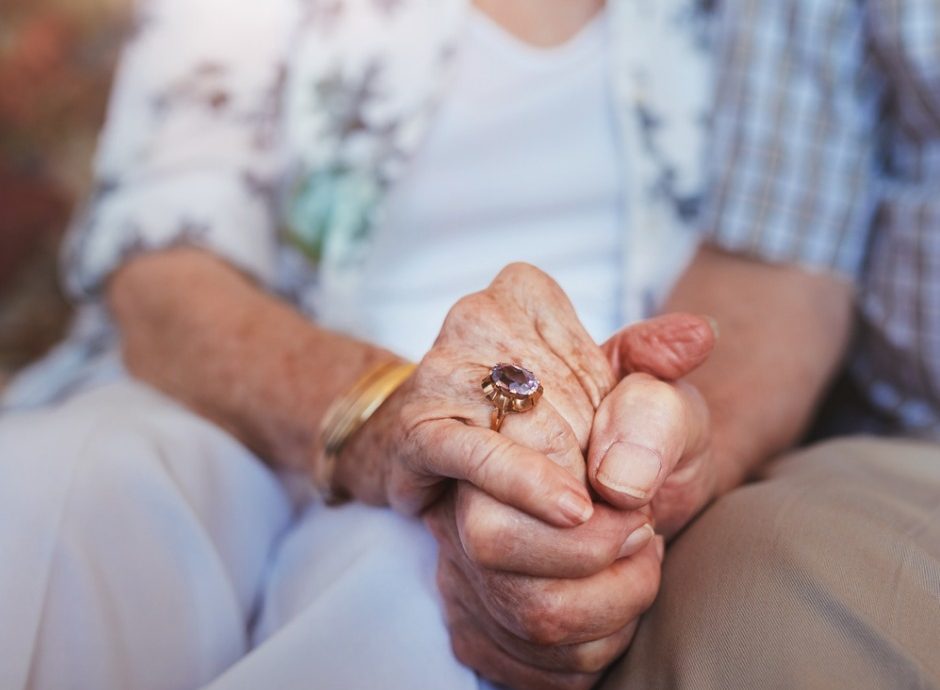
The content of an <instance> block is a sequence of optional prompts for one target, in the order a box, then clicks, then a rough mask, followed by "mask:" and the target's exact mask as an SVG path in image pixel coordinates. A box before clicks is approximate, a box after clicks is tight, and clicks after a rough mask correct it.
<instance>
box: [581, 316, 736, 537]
mask: <svg viewBox="0 0 940 690" xmlns="http://www.w3.org/2000/svg"><path fill="white" fill-rule="evenodd" d="M670 318H671V317H661V318H659V319H654V320H653V321H652V322H650V323H656V324H658V325H659V326H660V327H659V328H629V329H625V330H624V331H621V332H620V333H618V334H617V335H616V336H614V337H613V338H611V339H610V340H609V341H608V342H607V343H605V344H604V345H603V349H604V352H605V353H606V354H607V355H608V357H609V359H610V362H611V365H612V366H613V368H614V371H615V373H616V375H617V377H618V379H621V380H620V383H619V384H617V387H616V388H615V389H614V390H613V391H612V392H611V394H610V395H608V396H607V397H606V398H605V399H604V401H603V402H602V403H601V405H600V407H599V409H598V411H597V415H596V416H595V419H594V428H593V431H592V433H591V442H590V450H589V453H588V474H589V477H590V482H591V486H592V487H593V488H594V489H595V490H596V491H597V493H598V494H599V495H600V496H601V497H602V498H603V499H604V500H605V501H607V502H608V503H610V504H611V505H614V506H617V507H620V508H624V509H636V508H641V507H644V506H651V507H652V511H653V516H654V518H655V521H656V528H657V531H658V532H659V533H660V534H663V535H665V536H666V538H667V539H669V538H671V537H672V536H674V535H675V534H676V532H678V531H679V530H680V529H682V528H683V527H684V526H685V525H686V524H687V523H688V522H689V521H690V520H691V519H692V518H693V517H695V516H696V515H697V514H698V513H699V512H700V511H701V510H702V509H703V508H704V507H705V506H706V505H707V504H708V503H709V502H710V501H711V500H712V499H713V498H714V497H715V494H716V492H717V487H718V473H717V468H716V466H715V464H714V462H713V460H714V457H713V454H712V450H711V428H710V424H709V414H708V407H707V405H706V404H705V401H704V400H703V398H702V396H701V395H700V394H699V393H698V391H697V390H696V389H695V388H694V386H692V385H690V384H688V383H686V382H684V381H682V380H681V378H682V377H683V376H685V375H686V374H688V373H689V372H690V371H691V370H692V369H694V368H695V367H696V366H698V364H700V363H701V362H702V361H704V359H705V358H707V356H708V355H709V354H710V353H711V350H712V348H713V347H714V345H715V340H716V337H715V332H716V331H715V329H714V327H709V328H707V329H706V328H705V326H706V325H707V322H706V321H704V320H701V319H699V320H698V321H699V323H698V324H694V322H692V321H689V322H688V323H687V326H686V327H683V326H682V324H681V322H679V321H670V320H669V319H670Z"/></svg>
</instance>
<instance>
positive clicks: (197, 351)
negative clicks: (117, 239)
mask: <svg viewBox="0 0 940 690" xmlns="http://www.w3.org/2000/svg"><path fill="white" fill-rule="evenodd" d="M108 296H109V300H110V303H111V307H112V310H113V312H114V315H115V318H116V319H117V322H118V325H119V327H120V330H121V333H122V336H123V338H122V344H123V352H124V359H125V361H126V363H127V366H128V367H129V369H130V371H131V372H132V373H133V374H134V375H135V376H138V377H139V378H141V379H144V380H145V381H148V382H149V383H151V384H153V385H154V386H156V387H157V388H159V389H161V390H163V391H164V392H166V393H167V394H169V395H171V396H172V397H174V398H176V399H178V400H180V401H181V402H183V403H184V404H186V405H187V406H189V407H190V408H192V409H193V410H195V411H196V412H198V413H200V414H201V415H203V416H205V417H208V418H209V419H211V420H212V421H214V422H216V423H217V424H219V425H220V426H222V427H224V428H225V429H227V430H229V431H230V432H231V433H232V434H234V435H235V436H236V437H238V438H239V439H240V440H241V441H242V442H243V443H245V444H246V445H247V446H248V447H249V448H251V449H252V450H254V451H255V452H256V453H257V454H258V455H259V456H261V457H262V458H264V459H265V460H266V461H268V462H270V463H271V464H272V465H273V466H275V467H279V468H290V469H305V468H308V467H309V465H310V463H311V460H312V458H313V455H314V453H315V448H316V442H317V432H318V429H319V423H320V420H321V419H322V418H323V415H324V413H325V412H326V409H327V407H328V406H329V405H330V403H331V401H333V400H334V399H335V398H337V397H338V396H339V395H341V394H343V393H344V392H346V391H347V390H349V389H350V387H351V386H352V385H353V383H354V382H355V381H356V380H357V379H358V378H359V377H360V376H361V375H362V374H363V373H364V372H365V371H367V370H368V369H370V368H372V367H374V366H375V365H376V364H378V363H380V362H383V361H394V360H396V359H398V358H397V357H396V356H395V355H393V354H392V353H391V352H388V351H387V350H383V349H382V348H378V347H375V346H373V345H369V344H367V343H363V342H360V341H357V340H354V339H352V338H349V337H346V336H343V335H340V334H338V333H334V332H331V331H326V330H324V329H322V328H318V327H317V326H316V325H315V324H313V323H312V322H311V321H310V320H309V319H306V318H304V317H303V316H301V315H300V314H299V313H298V312H296V311H295V310H294V309H293V308H292V307H290V306H289V305H287V304H285V303H283V302H281V301H279V300H278V299H276V298H275V297H273V296H271V295H270V294H268V293H266V292H264V291H262V290H260V289H259V288H258V287H257V286H256V285H255V284H254V283H252V282H251V281H250V280H249V279H248V278H246V277H245V276H244V275H242V274H241V273H239V272H238V271H236V270H235V269H233V268H231V267H230V266H228V265H227V264H225V263H223V262H222V261H221V260H219V259H217V258H215V257H213V256H212V255H211V254H209V253H207V252H203V251H200V250H196V249H175V250H169V251H165V252H158V253H154V254H149V255H144V256H141V257H138V258H135V259H133V260H132V261H130V262H129V263H128V264H127V265H126V266H124V267H123V268H121V269H120V270H119V271H118V272H117V273H116V274H115V276H114V277H113V279H112V280H111V283H110V286H109V290H108Z"/></svg>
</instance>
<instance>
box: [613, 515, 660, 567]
mask: <svg viewBox="0 0 940 690" xmlns="http://www.w3.org/2000/svg"><path fill="white" fill-rule="evenodd" d="M655 536H656V532H655V531H653V526H652V525H651V524H649V523H646V524H645V525H643V526H642V527H639V528H637V529H635V530H633V531H632V532H630V536H628V537H627V538H626V539H624V540H623V545H622V546H621V547H620V553H619V554H618V555H617V558H624V557H625V556H632V555H633V554H635V553H637V552H638V551H640V549H642V548H643V547H644V546H646V545H647V544H649V542H650V539H652V538H653V537H655Z"/></svg>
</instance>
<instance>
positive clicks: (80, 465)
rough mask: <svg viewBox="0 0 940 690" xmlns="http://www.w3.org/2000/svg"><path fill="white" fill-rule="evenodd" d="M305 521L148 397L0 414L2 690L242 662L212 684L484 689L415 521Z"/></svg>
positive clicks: (256, 469) (334, 513)
mask: <svg viewBox="0 0 940 690" xmlns="http://www.w3.org/2000/svg"><path fill="white" fill-rule="evenodd" d="M295 512H296V505H295V503H294V502H293V501H292V500H291V498H290V497H289V492H288V491H287V490H285V488H284V486H282V484H281V482H279V481H278V479H277V478H276V477H275V475H273V474H272V473H271V472H270V471H269V470H267V469H266V468H265V467H264V466H263V465H261V463H259V462H258V461H257V460H256V459H255V458H254V457H253V456H252V455H251V454H250V453H249V452H248V451H246V450H245V449H244V448H243V447H242V446H241V445H240V444H238V443H237V442H236V441H235V440H234V439H232V438H231V437H230V436H228V435H227V434H225V433H224V432H222V431H220V430H219V429H217V428H215V427H214V426H212V425H211V424H209V423H207V422H205V421H204V420H202V419H201V418H199V417H198V416H196V415H194V414H192V413H191V412H189V411H187V410H185V409H183V408H182V407H180V406H178V405H176V404H175V403H173V402H172V401H170V400H168V399H166V398H164V397H163V396H161V395H159V394H157V393H155V392H154V391H152V390H150V389H149V388H147V387H146V386H142V385H139V384H135V383H133V382H130V381H121V382H117V383H113V384H109V385H106V386H103V387H101V388H98V389H96V390H93V391H89V392H86V393H82V394H79V395H77V396H76V397H75V398H73V399H72V400H70V401H68V402H67V403H65V404H64V405H63V406H61V407H58V408H55V409H48V410H41V411H36V412H30V413H24V414H17V415H8V416H6V417H3V418H0V553H2V554H3V560H2V562H0V610H2V611H3V616H0V686H2V687H4V688H20V687H37V688H43V687H76V686H77V687H94V688H96V690H106V689H107V688H110V687H114V688H180V687H196V686H199V685H202V684H204V683H206V682H208V681H210V680H212V679H214V678H216V677H218V676H219V674H220V673H222V672H223V671H225V669H228V668H229V667H231V666H232V665H233V664H235V666H234V668H232V669H231V671H230V672H229V673H227V674H225V677H224V679H221V680H220V684H219V687H225V688H235V687H239V688H240V687H244V688H248V687H252V688H254V687H259V686H268V687H270V686H271V684H270V682H268V679H274V678H278V677H279V678H280V679H281V680H282V681H283V683H282V684H281V685H280V686H281V687H292V686H294V687H309V686H310V684H311V683H313V684H314V685H318V686H333V685H336V684H339V685H342V686H343V687H350V688H353V687H357V684H358V687H371V686H374V685H375V684H379V685H382V686H385V687H399V686H400V687H406V686H407V687H409V688H420V687H422V686H424V687H429V688H430V687H434V688H451V687H453V688H476V687H477V682H476V679H475V676H474V675H473V674H472V673H471V672H469V671H467V670H466V669H464V668H463V667H461V666H460V665H459V664H458V662H457V661H456V660H455V659H454V658H453V655H452V654H451V651H450V646H449V642H448V638H447V632H446V629H445V628H444V625H443V621H442V617H441V614H440V609H439V605H438V602H437V599H436V595H435V588H434V567H435V563H434V561H435V557H436V549H435V545H434V542H433V539H432V538H431V537H430V536H429V535H428V534H427V532H426V531H425V530H424V527H423V526H422V525H421V524H420V523H419V522H417V521H410V520H407V519H405V518H401V517H399V516H396V515H394V514H393V513H391V512H390V511H387V510H381V509H374V508H366V507H363V506H356V505H351V506H347V507H344V508H341V509H338V510H332V509H326V508H324V507H323V506H322V505H319V504H314V505H310V506H308V507H307V508H306V510H305V511H304V512H303V513H302V514H301V516H300V517H299V518H297V519H295ZM265 582H267V585H265ZM252 626H253V627H254V630H255V633H254V636H253V637H254V638H255V639H254V640H252V639H251V638H250V634H249V632H248V631H249V630H250V629H251V627H252ZM256 644H257V647H256ZM253 674H254V675H253ZM252 678H263V679H266V681H265V683H263V684H261V683H260V681H257V680H250V679H252ZM292 679H293V680H292Z"/></svg>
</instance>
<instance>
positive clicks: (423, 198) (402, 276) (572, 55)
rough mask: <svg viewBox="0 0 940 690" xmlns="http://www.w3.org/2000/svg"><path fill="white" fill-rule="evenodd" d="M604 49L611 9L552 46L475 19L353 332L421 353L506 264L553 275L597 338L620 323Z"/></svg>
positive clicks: (400, 190)
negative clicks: (453, 312) (449, 316)
mask: <svg viewBox="0 0 940 690" xmlns="http://www.w3.org/2000/svg"><path fill="white" fill-rule="evenodd" d="M607 43H608V32H607V22H606V16H605V15H604V14H603V13H602V14H601V15H599V16H598V17H597V18H596V19H595V20H593V21H592V22H591V23H590V24H588V25H587V26H586V27H585V28H584V29H582V30H581V32H580V33H579V34H578V35H577V36H575V37H574V38H572V39H571V40H570V41H568V42H566V43H565V44H563V45H561V46H559V47H557V48H552V49H547V50H546V49H539V48H534V47H531V46H529V45H528V44H525V43H523V42H521V41H520V40H518V39H516V38H515V37H513V36H512V35H510V34H509V33H507V32H506V31H505V30H504V29H503V28H502V27H500V26H499V25H497V24H495V23H494V22H493V21H492V20H491V19H489V18H488V17H486V16H485V15H483V14H482V13H480V12H475V14H474V16H473V18H472V20H471V22H470V23H469V27H468V30H467V31H466V32H465V34H464V36H463V37H462V42H461V43H460V44H459V45H458V53H457V57H456V59H455V63H454V66H453V69H454V73H453V75H452V79H450V80H449V82H448V88H447V90H446V91H445V93H444V94H443V96H442V100H441V103H440V105H439V108H438V110H437V112H436V114H435V118H434V122H433V123H432V125H431V127H430V131H429V132H428V135H427V138H426V139H425V141H424V142H423V144H422V146H421V148H420V149H419V150H418V152H417V155H416V156H415V158H414V159H413V160H412V161H411V164H410V166H409V169H408V171H407V173H406V174H405V175H404V176H403V178H402V179H401V181H400V182H399V183H398V184H397V185H396V186H395V187H394V188H393V189H392V190H391V193H390V195H389V198H388V200H387V203H388V206H387V207H386V215H385V216H384V219H385V222H384V223H383V224H381V225H380V226H379V227H377V228H376V230H375V234H374V244H373V246H372V249H371V256H370V259H369V262H368V265H367V267H366V271H365V279H364V281H363V283H362V287H361V290H360V291H359V293H358V295H357V296H356V298H355V301H356V302H357V303H356V304H354V305H351V308H353V309H355V310H357V312H358V313H360V315H361V317H362V318H361V319H357V321H359V322H360V323H362V324H364V325H363V328H365V329H367V332H364V333H360V334H358V335H360V336H362V337H365V338H367V339H369V340H372V341H374V342H377V343H379V344H382V345H384V346H386V347H389V348H391V349H393V350H395V351H397V352H399V353H401V354H403V355H405V356H408V357H411V358H419V357H420V356H422V355H423V354H424V353H425V352H426V351H427V350H428V348H429V347H430V346H431V344H432V343H433V341H434V338H435V336H436V335H437V333H438V331H439V330H440V326H441V323H442V322H443V319H444V317H445V315H446V313H447V310H448V309H449V308H450V307H451V306H452V305H453V304H454V302H456V301H457V299H459V298H460V297H462V296H463V295H466V294H468V293H471V292H475V291H477V290H480V289H482V288H484V287H486V285H487V284H488V283H489V282H490V281H491V280H492V279H493V277H494V276H495V275H496V274H497V273H498V272H499V270H500V269H501V268H503V266H505V265H506V264H508V263H510V262H512V261H526V262H529V263H532V264H534V265H536V266H538V267H539V268H541V269H543V270H544V271H546V272H547V273H549V274H550V275H552V276H553V277H554V278H555V279H556V280H557V281H558V282H559V283H560V284H561V286H562V288H563V289H564V290H565V291H566V293H567V294H568V295H569V297H570V298H571V300H572V302H573V303H574V305H575V308H576V310H577V312H578V314H579V316H580V317H581V319H582V321H583V323H584V324H585V326H586V327H587V329H588V331H589V332H590V333H591V334H592V336H594V337H595V338H596V339H599V340H600V339H604V338H606V337H607V336H608V335H610V334H611V333H612V332H613V331H614V330H616V329H617V328H618V327H619V325H620V324H619V323H618V313H619V295H620V292H621V266H622V264H621V242H622V233H623V232H624V229H623V210H624V209H623V205H624V199H623V194H622V189H623V183H622V182H623V180H622V175H623V174H624V173H623V170H622V169H621V161H620V160H619V158H620V157H619V155H618V152H619V151H620V146H619V143H618V141H617V139H616V137H617V127H616V121H615V119H614V110H613V104H612V102H611V100H610V94H609V78H608V76H609V75H608V73H607V72H608V69H609V65H608V59H607V58H608V55H607ZM324 297H325V298H326V299H329V295H325V296H324Z"/></svg>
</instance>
